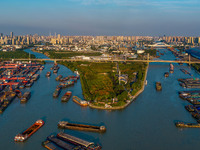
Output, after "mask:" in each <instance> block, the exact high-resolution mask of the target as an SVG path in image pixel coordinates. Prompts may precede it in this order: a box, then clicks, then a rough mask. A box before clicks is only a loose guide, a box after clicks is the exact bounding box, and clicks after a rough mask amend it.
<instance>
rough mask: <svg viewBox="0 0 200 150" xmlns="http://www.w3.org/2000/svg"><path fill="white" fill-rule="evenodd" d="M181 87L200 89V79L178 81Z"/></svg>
mask: <svg viewBox="0 0 200 150" xmlns="http://www.w3.org/2000/svg"><path fill="white" fill-rule="evenodd" d="M178 81H179V82H181V83H180V85H181V86H182V87H184V88H200V80H199V79H198V78H187V79H178Z"/></svg>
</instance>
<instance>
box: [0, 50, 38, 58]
mask: <svg viewBox="0 0 200 150" xmlns="http://www.w3.org/2000/svg"><path fill="white" fill-rule="evenodd" d="M16 58H18V59H20V58H22V59H23V58H29V54H28V53H26V52H24V51H23V49H22V50H15V51H8V52H2V51H0V59H1V60H10V59H16ZM30 58H35V55H33V54H31V55H30Z"/></svg>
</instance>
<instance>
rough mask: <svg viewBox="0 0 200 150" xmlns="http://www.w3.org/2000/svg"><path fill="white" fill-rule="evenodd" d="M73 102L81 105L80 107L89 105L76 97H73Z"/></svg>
mask: <svg viewBox="0 0 200 150" xmlns="http://www.w3.org/2000/svg"><path fill="white" fill-rule="evenodd" d="M73 101H74V102H75V103H77V104H79V105H81V106H88V105H89V103H88V102H87V101H85V100H82V99H80V98H79V97H77V96H73Z"/></svg>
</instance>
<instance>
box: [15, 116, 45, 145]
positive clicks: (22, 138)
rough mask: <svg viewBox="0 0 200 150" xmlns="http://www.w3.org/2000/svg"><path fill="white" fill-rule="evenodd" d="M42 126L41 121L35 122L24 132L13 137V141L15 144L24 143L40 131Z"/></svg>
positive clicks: (42, 122)
mask: <svg viewBox="0 0 200 150" xmlns="http://www.w3.org/2000/svg"><path fill="white" fill-rule="evenodd" d="M43 125H44V121H43V120H37V121H36V122H35V123H34V124H33V125H32V126H30V127H29V128H28V129H27V130H25V131H24V132H22V133H20V134H18V135H16V136H15V138H14V140H15V141H16V142H24V141H25V140H27V139H28V138H29V137H30V136H31V135H32V134H33V133H35V132H36V131H37V130H38V129H40V128H41V127H42V126H43Z"/></svg>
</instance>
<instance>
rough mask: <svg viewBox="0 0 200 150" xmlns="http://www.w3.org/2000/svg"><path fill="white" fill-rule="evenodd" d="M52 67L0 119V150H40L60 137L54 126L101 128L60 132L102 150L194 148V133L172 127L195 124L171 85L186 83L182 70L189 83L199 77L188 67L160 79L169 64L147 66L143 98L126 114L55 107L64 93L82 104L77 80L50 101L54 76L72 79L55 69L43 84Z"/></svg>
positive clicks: (199, 134)
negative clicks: (19, 138) (24, 136)
mask: <svg viewBox="0 0 200 150" xmlns="http://www.w3.org/2000/svg"><path fill="white" fill-rule="evenodd" d="M161 51H163V52H164V53H165V55H164V56H161V59H175V57H174V56H173V55H172V54H171V52H169V51H166V50H161ZM26 52H30V53H33V54H35V55H36V57H37V58H46V57H45V56H44V55H43V54H39V53H35V52H31V51H30V50H26ZM52 65H53V63H52V62H47V64H46V65H45V69H44V70H43V71H40V72H39V74H40V78H39V80H38V81H36V82H35V83H34V84H33V86H32V87H31V88H29V89H25V90H24V91H26V90H29V91H31V93H32V96H31V99H30V100H29V101H28V102H27V103H26V104H20V101H19V99H17V98H16V99H15V100H14V101H13V103H12V104H11V105H10V106H9V107H8V108H7V109H6V110H5V111H4V113H3V114H1V115H0V149H2V150H4V149H6V150H39V149H44V148H43V147H42V146H41V142H42V141H44V140H45V139H46V137H47V136H48V135H50V134H56V133H58V132H59V131H60V130H59V129H58V128H57V123H58V121H60V120H66V121H71V122H77V123H78V122H79V123H88V124H94V125H105V126H106V127H107V131H106V133H104V134H99V133H92V132H80V131H72V130H65V132H66V133H70V134H73V135H75V136H78V137H81V138H83V139H86V140H89V141H94V142H95V143H99V144H100V145H102V147H103V149H105V150H146V149H154V150H178V149H181V150H188V149H191V148H193V149H195V148H196V149H198V148H199V147H200V142H199V141H200V129H178V128H176V127H175V125H174V122H175V121H177V120H181V121H185V122H196V121H195V120H194V119H193V118H192V117H191V115H190V114H189V113H188V112H187V111H186V110H185V109H184V106H185V105H187V104H188V102H186V101H184V100H181V99H180V98H179V96H178V91H180V90H184V89H183V88H182V87H180V86H179V83H178V81H177V79H178V78H189V77H190V76H189V75H185V74H183V73H182V72H181V71H180V68H185V69H187V70H188V71H190V72H191V73H192V74H193V75H194V77H199V74H198V73H196V72H195V70H194V69H192V68H190V67H189V66H187V65H182V66H179V65H178V64H175V65H174V66H175V70H174V73H173V74H170V75H169V77H168V78H165V77H164V72H167V71H169V64H164V63H150V65H149V70H148V75H147V81H148V84H147V86H146V87H145V90H144V92H143V93H142V94H141V95H139V96H138V98H137V99H136V101H134V102H133V103H132V104H131V105H129V106H128V107H127V108H125V109H123V110H115V111H108V110H96V109H91V108H82V107H80V106H79V105H77V104H76V103H74V102H73V101H72V99H70V100H69V102H67V103H61V97H62V95H63V94H64V93H65V92H66V91H67V90H71V91H72V93H73V95H77V96H79V97H81V98H82V89H81V84H80V80H79V81H78V82H77V83H76V84H75V85H74V86H72V87H69V88H67V89H64V90H62V92H61V94H60V96H59V97H58V98H53V96H52V94H53V91H54V90H55V87H56V85H58V82H57V81H55V78H56V76H57V75H60V74H61V75H63V76H68V75H72V74H73V73H72V72H71V71H70V70H69V69H68V68H66V67H65V66H62V65H60V69H59V71H58V74H52V75H51V77H49V78H46V77H45V74H46V72H47V71H50V67H52ZM156 81H160V82H161V83H162V87H163V90H162V91H161V92H157V91H156V90H155V82H156ZM24 91H23V92H24ZM40 118H41V119H43V120H44V121H45V125H44V126H43V127H42V128H41V129H39V130H38V132H36V133H35V134H34V135H32V136H31V137H30V138H29V139H28V140H27V141H26V142H24V143H15V142H14V140H13V138H14V136H15V135H16V134H18V133H20V132H22V131H23V130H24V129H27V128H28V127H29V126H31V125H32V124H33V123H34V122H35V121H36V120H38V119H40Z"/></svg>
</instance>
